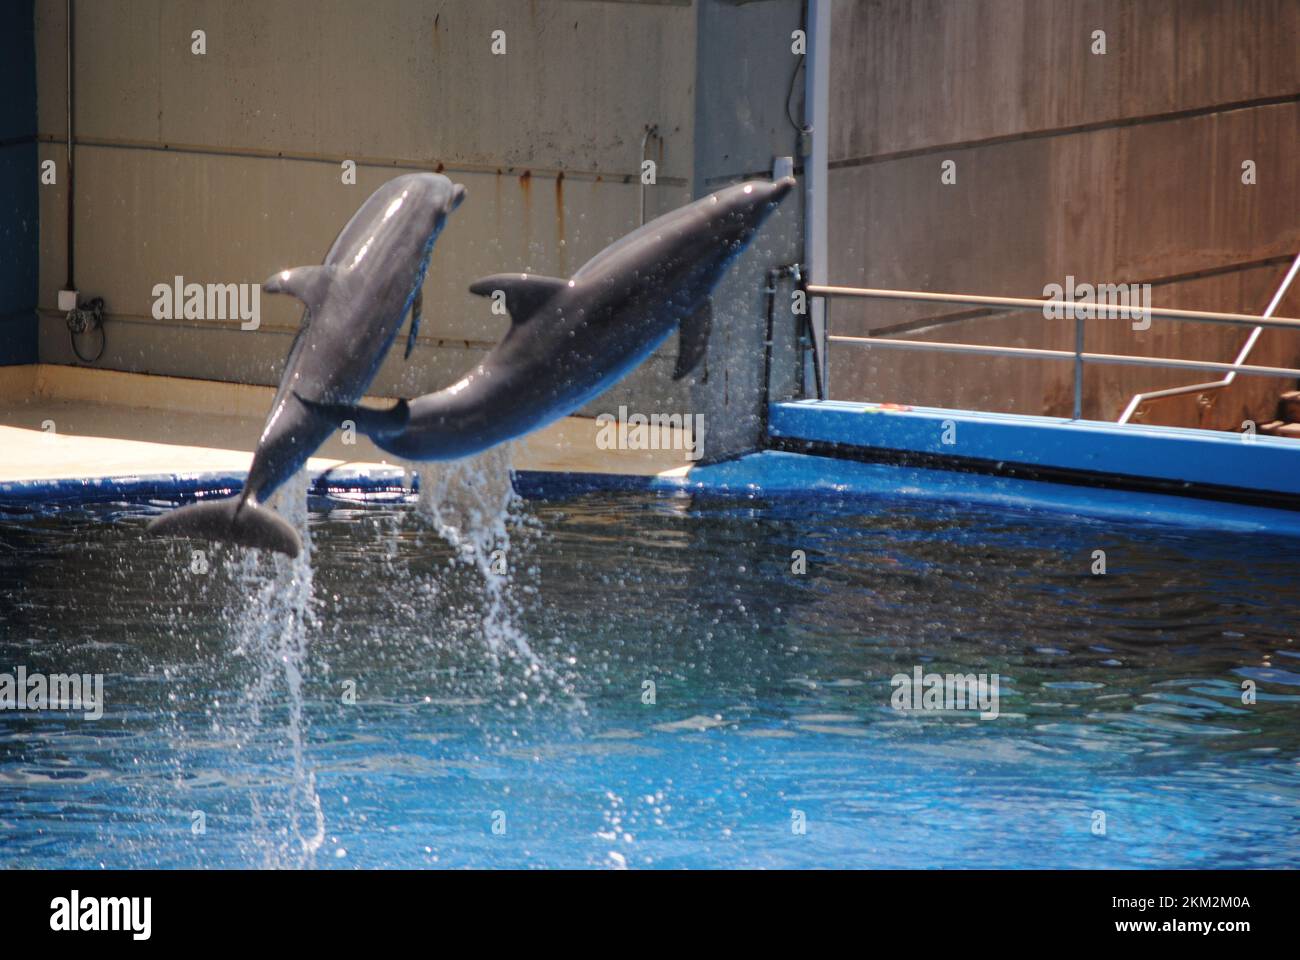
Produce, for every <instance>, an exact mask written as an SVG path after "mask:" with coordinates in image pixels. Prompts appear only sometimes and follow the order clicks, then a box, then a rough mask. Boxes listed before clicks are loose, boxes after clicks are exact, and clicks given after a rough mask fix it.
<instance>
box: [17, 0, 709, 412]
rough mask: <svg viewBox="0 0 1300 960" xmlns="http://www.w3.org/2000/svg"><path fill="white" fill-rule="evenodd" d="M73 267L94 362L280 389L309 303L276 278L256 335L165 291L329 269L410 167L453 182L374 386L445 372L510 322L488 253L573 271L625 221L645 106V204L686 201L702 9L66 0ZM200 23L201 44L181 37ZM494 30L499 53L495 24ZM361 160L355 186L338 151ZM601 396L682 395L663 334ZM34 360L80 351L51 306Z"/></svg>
mask: <svg viewBox="0 0 1300 960" xmlns="http://www.w3.org/2000/svg"><path fill="white" fill-rule="evenodd" d="M75 9H76V12H75V15H74V23H75V35H76V55H75V57H74V61H75V71H76V72H75V91H76V110H75V114H76V116H75V122H76V130H77V140H78V147H77V155H76V169H77V184H76V194H77V195H76V219H77V228H76V267H77V277H76V280H77V284H78V286H79V288H80V289H81V291H82V295H83V297H85V296H92V295H99V296H103V297H104V299H105V301H106V303H107V307H108V311H109V320H108V324H107V331H108V348H107V351H106V353H105V355H104V358H103V360H102V361H101V362H100V364H99V365H100V366H104V367H109V368H115V369H121V370H133V371H142V372H151V373H161V374H171V375H178V376H189V377H201V378H214V379H233V380H238V381H243V382H249V383H274V382H275V381H276V380H277V379H278V376H279V370H280V366H281V363H282V361H283V358H284V356H285V354H286V353H287V351H288V347H289V343H290V339H291V337H292V335H293V333H294V332H295V331H296V329H297V326H298V322H299V316H300V308H298V307H297V306H296V305H295V304H294V303H293V302H290V301H289V300H287V299H286V298H278V297H270V296H268V297H266V298H265V299H264V301H263V310H262V328H261V329H260V330H258V331H256V332H245V331H241V330H239V329H238V324H237V323H234V322H230V323H222V322H219V321H203V322H188V323H187V322H184V321H179V322H159V321H156V320H154V319H153V318H152V316H151V305H152V296H151V291H152V288H153V286H154V284H156V283H159V282H169V281H170V280H171V278H172V277H174V276H176V275H181V276H183V277H185V278H186V280H187V281H197V282H200V283H207V282H221V283H227V282H260V281H262V280H264V279H265V278H266V277H267V276H269V275H270V274H271V273H273V272H274V271H276V270H279V269H281V268H283V267H286V266H292V265H296V264H305V263H318V262H320V260H321V259H322V257H323V256H324V254H325V252H326V250H327V248H328V247H329V244H330V243H331V241H332V240H333V238H334V236H335V234H336V233H337V232H338V230H339V228H340V227H341V226H342V225H343V223H344V222H346V220H347V219H348V217H349V216H351V214H352V213H353V211H354V210H355V209H356V207H357V206H359V205H360V203H361V202H362V201H363V200H364V199H365V197H366V195H367V194H368V193H369V192H370V191H371V190H373V189H374V188H375V187H377V186H378V185H379V184H381V183H382V182H383V181H385V180H386V179H389V178H391V177H393V176H395V175H397V174H399V173H402V172H406V171H407V170H410V169H426V170H441V171H443V172H445V173H446V174H447V175H448V176H450V177H452V178H453V179H455V180H457V181H459V182H462V183H464V184H465V185H466V186H467V188H468V190H469V198H468V200H467V201H466V203H465V204H464V205H463V206H462V207H461V208H460V210H459V211H457V213H456V214H455V215H454V217H453V218H452V221H451V222H450V224H449V226H448V229H447V231H446V232H445V233H444V234H443V237H442V238H441V239H440V241H439V244H438V248H437V249H436V251H435V253H434V259H433V264H432V267H431V269H430V272H429V276H428V279H427V281H426V285H425V318H424V325H423V331H422V336H421V340H420V343H419V345H418V347H417V349H416V352H415V353H414V355H413V356H412V358H411V360H410V361H409V362H404V361H403V360H402V358H401V356H400V352H398V351H395V352H394V355H393V356H391V357H390V358H389V360H388V362H387V363H386V364H385V366H384V368H383V370H382V371H381V373H380V375H379V377H378V379H377V381H376V383H375V385H374V388H373V391H372V392H375V393H403V394H411V393H418V392H424V391H427V390H431V389H434V388H437V387H440V386H443V385H445V384H446V383H448V382H450V380H452V379H453V378H454V377H455V376H457V375H458V374H459V373H460V372H462V371H463V370H464V369H466V368H467V367H468V366H470V365H471V364H472V363H473V362H474V360H475V359H476V358H477V357H478V356H479V355H480V354H481V352H482V351H483V350H484V349H485V348H486V347H487V346H489V345H491V344H492V343H494V342H495V341H496V340H497V339H499V337H500V336H501V334H502V333H503V331H504V327H505V323H506V321H505V319H504V318H501V317H496V316H493V315H492V313H491V312H490V311H489V309H488V308H489V306H490V304H489V303H488V301H485V300H483V299H481V298H477V297H471V296H470V295H469V294H468V293H467V292H466V287H467V286H468V284H469V283H470V281H472V280H473V279H474V278H476V277H479V276H482V275H485V274H490V273H495V272H499V271H503V270H531V271H535V272H539V273H544V274H558V275H568V274H569V273H571V272H572V271H573V270H575V269H576V268H577V267H578V266H579V265H581V264H582V263H583V261H585V260H586V259H587V258H589V257H590V256H591V255H592V254H594V253H596V252H597V251H598V250H599V249H600V248H601V247H603V246H604V245H605V244H607V243H608V242H610V241H611V240H613V239H614V238H616V237H617V236H619V235H621V234H623V233H625V232H627V231H628V230H630V229H632V228H633V227H635V226H636V224H637V218H638V202H639V192H640V186H639V179H638V173H639V166H640V159H641V157H640V151H641V136H642V132H643V130H644V127H645V125H646V124H650V123H653V124H657V125H658V127H659V129H660V131H661V133H662V137H663V140H662V144H661V145H657V146H656V151H657V152H656V153H655V159H657V160H658V161H659V170H658V183H657V184H656V185H655V186H654V187H652V188H650V189H649V190H648V197H647V207H648V215H649V216H655V215H657V214H658V213H661V212H664V211H666V210H668V209H671V208H672V207H675V206H678V205H679V204H681V203H683V202H685V201H687V200H689V199H690V198H691V190H692V184H693V163H694V155H695V144H694V140H693V135H694V112H695V107H694V71H695V57H696V35H695V31H696V16H697V11H696V10H695V9H694V8H692V7H691V6H689V5H683V4H681V3H677V2H626V3H624V2H620V3H609V2H596V0H548V2H529V0H473V2H469V0H449V2H446V3H429V2H422V0H374V2H369V3H364V4H361V3H355V2H351V0H325V2H321V0H276V2H274V3H268V2H262V0H221V2H218V0H95V2H87V0H77V3H76V8H75ZM64 29H65V25H64V3H63V2H62V0H38V3H37V9H36V31H37V42H38V64H39V74H40V81H39V90H40V133H41V140H42V142H41V147H40V150H41V156H42V157H43V158H45V157H48V158H52V159H54V160H55V161H57V162H58V163H59V164H60V167H62V165H63V163H64V160H65V156H64V154H65V151H64V147H63V144H62V143H61V142H60V141H61V140H62V138H63V134H62V131H63V129H64V123H65V120H64V97H65V82H64V76H65V70H66V60H65V56H64ZM196 29H202V30H204V31H206V40H207V53H206V55H204V56H196V55H194V54H193V53H192V52H191V43H192V41H191V33H192V31H194V30H196ZM497 29H503V30H505V31H506V54H505V55H504V56H496V55H493V53H492V51H491V34H492V31H494V30H497ZM344 159H353V160H355V161H356V162H357V164H358V176H357V184H356V185H355V186H346V185H344V184H342V182H341V176H340V163H341V162H342V161H343V160H344ZM64 202H65V198H64V195H63V193H62V186H59V187H47V188H45V189H44V190H43V191H42V194H41V223H42V225H43V228H44V229H43V231H42V237H41V271H40V304H41V306H42V308H45V309H46V310H47V311H49V308H52V307H53V306H54V303H55V296H56V293H57V290H58V288H59V286H60V285H61V283H62V282H63V279H64V271H65V261H66V257H65V253H64V249H65V245H66V234H65V231H64V227H63V218H64ZM673 350H675V346H674V347H672V348H670V349H668V350H666V351H665V353H666V358H665V359H663V360H660V359H659V358H656V359H655V360H654V361H652V362H651V363H650V364H648V365H647V366H645V367H644V368H642V369H641V370H639V371H638V372H637V373H636V374H635V375H634V376H633V378H632V379H631V380H630V381H629V382H628V383H627V384H626V385H625V386H623V387H621V388H620V392H619V393H617V394H615V395H614V396H613V397H611V399H610V401H609V402H611V403H617V402H620V398H622V399H623V400H626V399H627V398H628V397H633V396H635V397H636V398H637V401H638V403H639V404H640V405H641V406H642V407H643V408H645V409H651V410H653V409H659V407H660V406H666V407H675V408H676V409H680V408H681V406H682V404H683V403H684V402H685V394H686V387H685V386H683V385H679V384H673V383H672V381H671V379H670V376H669V374H670V373H671V361H672V352H673ZM40 351H41V359H42V360H44V361H46V362H57V363H67V362H72V360H73V358H72V355H71V353H70V351H69V349H68V345H67V333H66V330H65V329H64V326H63V320H62V317H60V316H57V315H55V314H54V313H53V312H52V311H51V312H47V313H46V315H45V316H44V317H43V319H42V324H41V341H40Z"/></svg>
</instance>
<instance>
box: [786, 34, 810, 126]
mask: <svg viewBox="0 0 1300 960" xmlns="http://www.w3.org/2000/svg"><path fill="white" fill-rule="evenodd" d="M807 57H808V54H806V53H801V54H799V62H798V63H796V64H795V65H794V73H793V74H791V75H790V90H789V92H788V93H786V95H785V118H786V119H787V120H789V121H790V126H792V127H794V128H795V130H797V131H798V132H799V133H803V124H802V123H800V122H799V121H798V120H796V119H795V118H794V114H793V113H791V112H790V101H791V100H792V99H794V85H795V81H796V80H798V79H799V71H800V70H802V69H803V66H804V60H805V59H806V58H807Z"/></svg>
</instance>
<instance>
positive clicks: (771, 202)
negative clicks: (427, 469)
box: [304, 177, 795, 460]
mask: <svg viewBox="0 0 1300 960" xmlns="http://www.w3.org/2000/svg"><path fill="white" fill-rule="evenodd" d="M794 184H795V180H794V178H793V177H785V178H783V179H781V180H778V181H775V182H767V181H762V180H753V181H749V182H747V183H739V184H735V185H734V186H730V187H726V188H725V189H722V190H718V191H716V192H715V193H712V194H710V195H709V196H707V197H703V198H701V199H699V200H696V201H695V202H694V203H690V204H687V205H686V206H684V207H681V208H679V209H677V210H674V211H672V212H671V213H667V214H665V215H664V216H662V217H659V218H658V219H655V220H652V221H650V222H649V223H647V224H646V225H645V226H643V227H640V228H639V229H637V230H634V231H633V232H632V233H629V234H628V235H627V236H625V237H623V238H622V239H620V240H617V241H615V242H614V243H612V244H610V245H609V246H608V247H606V248H605V249H604V250H602V251H601V252H600V253H598V254H596V256H595V257H593V258H592V259H591V260H589V261H587V263H586V264H585V265H584V266H583V267H582V268H581V269H580V270H578V272H577V273H575V274H574V275H573V276H572V277H571V278H569V279H568V280H562V279H557V278H555V277H541V276H533V275H531V274H520V273H503V274H497V275H495V276H491V277H485V278H484V279H482V280H478V281H476V282H475V283H473V284H472V285H471V286H470V288H469V289H470V292H472V293H476V294H479V295H481V296H504V299H505V305H506V308H507V309H508V310H509V312H510V318H511V326H510V330H509V331H508V332H507V333H506V335H505V338H504V339H502V341H501V342H500V343H498V344H497V345H496V347H494V348H493V349H492V350H491V351H490V352H489V353H488V354H487V356H486V357H484V358H483V361H482V363H480V364H479V365H478V366H477V367H475V368H474V369H473V370H471V371H470V372H469V373H468V374H466V375H465V376H464V377H462V378H461V379H460V380H459V381H457V382H456V383H454V384H452V385H451V386H449V387H447V388H446V389H445V390H440V391H438V392H437V393H430V394H427V395H425V396H422V397H418V398H417V399H415V400H412V401H410V402H409V403H408V402H407V401H405V400H402V401H398V403H397V405H396V406H394V407H391V408H389V409H387V410H379V409H373V408H369V407H360V406H355V405H346V404H314V403H313V404H312V405H313V406H316V407H317V408H318V409H319V410H320V412H321V413H322V414H323V415H326V416H329V417H332V418H333V419H334V422H335V423H339V422H341V421H342V420H345V419H347V420H352V421H353V422H354V423H355V424H356V427H357V429H358V430H360V431H361V432H363V433H365V434H366V435H368V436H369V437H370V438H371V439H372V440H373V441H374V442H375V444H376V445H378V446H379V447H381V448H383V449H384V450H387V451H389V452H390V453H393V454H395V455H397V456H399V457H403V458H405V459H408V460H454V459H457V458H459V457H466V456H470V455H472V454H475V453H479V452H481V451H483V450H486V449H488V448H489V447H492V446H495V445H496V444H498V443H502V442H504V441H506V440H510V439H513V438H515V437H519V436H522V435H523V434H525V433H528V432H530V431H532V430H535V429H537V428H538V427H541V426H545V425H546V424H547V423H550V422H551V421H553V420H557V419H559V418H560V417H564V416H567V415H569V414H570V413H572V412H573V411H575V410H577V409H578V408H580V407H581V406H583V404H585V403H587V402H588V401H590V400H592V399H594V398H595V397H597V396H598V395H600V394H601V393H603V392H604V391H605V390H606V389H608V388H609V387H610V386H612V385H613V384H614V383H616V382H617V381H618V380H619V379H621V378H622V377H623V376H624V375H625V374H627V373H628V372H629V371H631V370H632V369H633V368H634V367H636V366H637V364H639V363H640V362H641V361H642V360H644V359H645V358H646V357H647V356H649V355H650V354H651V353H652V352H653V351H654V349H655V348H656V347H657V346H658V345H659V344H660V343H662V342H663V340H664V338H665V337H667V336H668V334H669V333H671V332H672V329H673V327H675V326H678V324H680V333H681V339H680V344H679V352H678V355H677V368H676V370H675V371H674V373H673V378H674V379H676V380H680V379H681V378H682V377H684V376H686V375H687V374H688V373H690V372H691V370H693V369H694V368H695V366H696V365H697V364H698V363H699V361H700V360H701V359H702V358H703V357H704V354H705V349H706V347H707V344H708V336H709V325H710V318H711V317H712V308H711V301H710V299H709V297H710V294H711V293H712V291H713V288H714V287H715V286H716V285H717V283H718V281H719V280H720V279H722V276H723V274H724V273H725V272H726V270H727V268H728V267H729V266H730V265H731V263H732V262H733V261H734V260H735V259H736V257H738V256H739V255H740V253H741V252H742V251H743V250H744V249H745V248H746V247H747V246H748V245H749V242H750V241H751V240H753V238H754V235H755V234H756V233H757V232H758V228H759V227H760V226H761V225H762V223H763V221H764V220H765V219H766V218H767V216H768V214H770V213H771V212H772V211H773V210H774V209H776V206H777V204H778V203H780V202H781V199H782V198H783V197H784V196H785V195H786V194H787V193H789V192H790V189H791V188H792V187H793V186H794ZM304 399H307V398H305V397H304Z"/></svg>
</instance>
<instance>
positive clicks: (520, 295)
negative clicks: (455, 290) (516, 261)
mask: <svg viewBox="0 0 1300 960" xmlns="http://www.w3.org/2000/svg"><path fill="white" fill-rule="evenodd" d="M568 285H569V281H568V280H562V279H560V278H559V277H542V276H538V275H537V274H533V273H494V274H493V275H492V276H490V277H484V278H483V279H481V280H475V281H474V282H473V283H471V284H470V285H469V292H470V293H476V294H478V295H479V296H480V297H491V296H495V295H496V293H497V291H498V290H499V291H501V292H502V293H503V294H505V298H506V309H507V310H509V311H510V319H511V320H512V321H513V322H514V323H522V322H523V321H525V320H527V319H528V318H529V317H531V316H532V315H533V314H534V313H536V312H537V309H538V308H539V307H540V306H541V305H542V304H544V303H545V302H546V301H547V300H549V299H551V297H552V296H554V295H555V292H556V291H557V290H561V289H563V288H565V287H567V286H568Z"/></svg>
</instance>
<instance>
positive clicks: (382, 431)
mask: <svg viewBox="0 0 1300 960" xmlns="http://www.w3.org/2000/svg"><path fill="white" fill-rule="evenodd" d="M294 396H295V397H297V398H298V400H299V401H301V402H302V404H303V406H305V407H306V408H307V409H308V410H310V411H311V412H312V413H314V414H316V416H318V417H320V418H322V419H324V420H328V421H330V422H331V423H335V424H338V425H339V426H340V427H342V426H343V423H344V422H345V421H347V420H351V421H352V423H353V424H355V425H356V428H357V429H358V430H360V431H361V432H362V433H364V434H365V435H366V436H368V437H386V436H392V435H393V434H396V433H401V432H402V431H403V430H405V429H406V426H407V424H409V423H410V422H411V407H410V405H409V404H408V403H407V402H406V401H405V400H398V401H397V403H395V404H393V405H392V406H391V407H389V408H388V409H387V410H376V409H375V408H374V407H361V406H356V405H355V404H348V403H321V402H320V401H317V400H308V399H307V398H306V397H304V396H302V395H301V394H299V393H297V392H295V393H294Z"/></svg>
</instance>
